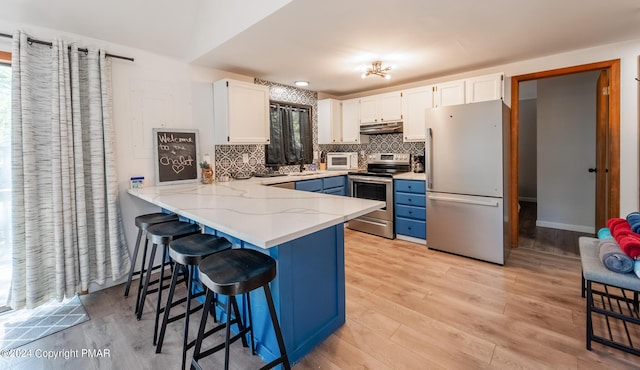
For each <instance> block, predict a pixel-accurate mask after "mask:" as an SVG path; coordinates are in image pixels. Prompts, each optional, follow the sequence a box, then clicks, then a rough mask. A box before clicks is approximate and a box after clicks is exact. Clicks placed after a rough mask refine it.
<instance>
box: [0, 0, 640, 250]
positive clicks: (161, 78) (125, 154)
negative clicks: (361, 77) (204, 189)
mask: <svg viewBox="0 0 640 370" xmlns="http://www.w3.org/2000/svg"><path fill="white" fill-rule="evenodd" d="M284 4H286V1H281V2H280V3H279V5H284ZM18 27H20V28H21V29H23V30H25V31H27V32H30V33H31V34H33V36H34V37H37V38H41V39H51V38H53V37H56V36H59V37H65V38H66V39H70V40H77V41H79V42H80V43H81V44H82V46H96V45H97V46H101V47H104V48H105V49H107V50H108V51H110V52H112V53H114V54H119V55H125V56H131V57H134V58H135V59H136V61H135V62H134V63H131V62H127V61H122V60H116V59H114V60H113V86H114V122H115V124H116V144H117V150H118V152H117V156H118V176H119V180H118V181H119V188H120V191H121V204H122V210H123V217H124V223H125V227H126V230H125V231H126V234H127V240H128V241H129V243H130V248H131V249H133V240H134V238H135V227H134V225H133V219H134V217H135V216H136V215H138V214H142V213H145V212H149V211H153V210H155V208H154V207H151V206H149V205H147V204H145V203H144V202H141V201H137V200H135V199H133V198H132V197H130V196H129V195H128V194H126V192H125V190H126V188H127V186H128V179H129V177H130V176H132V175H144V176H145V177H147V179H148V180H151V179H152V178H153V167H152V161H151V155H152V154H151V153H149V157H148V158H136V157H134V154H133V153H134V148H133V146H134V145H135V144H136V143H134V142H133V139H132V131H133V130H135V128H136V127H139V126H136V125H139V124H138V123H136V122H133V121H132V118H131V117H132V116H134V114H133V113H132V112H133V111H134V110H135V108H136V106H135V105H132V104H133V103H132V102H131V90H132V87H134V90H135V87H140V86H150V85H151V86H152V85H153V84H157V85H156V86H164V88H165V89H168V90H169V91H173V92H174V94H173V96H172V98H171V101H172V105H173V106H172V108H171V111H172V112H174V113H173V114H172V117H171V120H168V121H167V122H168V124H171V125H176V127H183V128H199V129H200V131H201V140H203V144H202V147H203V150H209V149H207V148H211V149H210V150H211V152H213V150H212V145H211V142H205V141H207V140H209V139H208V138H209V136H208V134H207V132H208V130H211V122H210V121H208V118H207V116H208V114H209V113H207V112H206V110H207V109H208V108H206V107H202V104H203V99H202V97H201V96H200V95H199V93H196V90H198V91H200V92H202V93H204V92H203V90H205V89H202V85H200V84H201V83H205V84H206V83H210V82H211V81H214V80H217V79H220V78H223V77H232V78H236V79H242V80H245V81H252V80H253V78H251V77H247V76H239V75H233V74H230V73H226V72H223V71H217V70H211V69H206V68H196V67H192V66H189V65H187V64H186V63H183V62H180V61H177V60H173V59H169V58H165V57H162V56H159V55H155V54H151V53H148V52H145V51H142V50H138V49H132V48H128V47H125V46H122V45H115V44H111V43H107V42H103V41H99V40H93V39H88V38H85V37H82V36H79V35H73V34H68V33H64V32H60V31H52V30H47V29H44V28H40V27H35V26H30V25H19V24H15V23H10V22H2V21H0V30H1V31H2V32H7V33H12V32H13V31H14V30H15V29H17V28H18ZM10 47H11V40H7V39H3V38H0V50H10ZM638 54H640V40H635V41H630V42H624V43H618V44H612V45H605V46H599V47H594V48H589V49H582V50H576V51H571V52H567V53H562V54H556V55H551V56H547V57H543V58H536V59H530V60H526V61H520V62H516V63H511V64H505V65H500V66H496V67H492V68H485V69H481V70H475V71H471V72H467V73H461V74H456V75H452V76H442V77H440V78H436V79H431V80H425V81H419V82H415V83H411V84H405V85H401V86H396V87H392V88H386V89H380V90H376V91H372V92H367V93H363V94H359V95H355V94H354V95H352V96H345V97H343V98H344V99H348V98H351V97H358V96H362V95H367V94H370V93H373V92H375V93H377V92H386V91H393V90H399V89H402V88H409V87H415V86H421V85H426V84H432V83H437V82H444V81H450V80H454V79H459V78H467V77H473V76H478V75H483V74H489V73H495V72H504V73H505V75H506V77H507V78H506V80H505V95H506V96H505V102H506V103H507V104H510V83H511V82H510V76H515V75H520V74H526V73H532V72H537V71H544V70H550V69H555V68H562V67H567V66H573V65H579V64H585V63H593V62H598V61H603V60H610V59H618V58H619V59H621V71H620V72H621V81H620V88H621V102H620V109H621V112H620V118H621V122H620V126H621V143H620V146H621V153H620V157H621V163H620V166H621V179H620V182H621V188H620V195H621V196H620V213H621V215H626V214H627V213H629V212H631V211H633V210H637V209H638V143H637V134H638V89H637V82H636V81H635V80H634V78H635V77H636V76H637V72H638V59H637V58H638ZM194 94H195V95H197V96H196V97H194V96H193V95H194ZM205 100H206V99H205ZM192 108H195V109H192ZM201 110H202V111H201ZM190 111H191V113H190ZM142 135H143V136H144V133H143V134H142ZM150 135H151V133H150V132H149V135H148V136H147V137H150ZM203 152H204V151H203ZM148 183H149V181H148V182H147V184H148Z"/></svg>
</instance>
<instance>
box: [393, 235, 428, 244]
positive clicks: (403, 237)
mask: <svg viewBox="0 0 640 370" xmlns="http://www.w3.org/2000/svg"><path fill="white" fill-rule="evenodd" d="M396 239H400V240H405V241H408V242H412V243H418V244H422V245H427V241H426V240H425V239H420V238H415V237H413V236H408V235H402V234H396Z"/></svg>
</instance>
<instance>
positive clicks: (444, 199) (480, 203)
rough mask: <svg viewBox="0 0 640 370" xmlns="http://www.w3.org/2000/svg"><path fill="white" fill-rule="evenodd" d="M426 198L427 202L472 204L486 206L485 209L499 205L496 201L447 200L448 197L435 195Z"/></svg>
mask: <svg viewBox="0 0 640 370" xmlns="http://www.w3.org/2000/svg"><path fill="white" fill-rule="evenodd" d="M427 198H429V200H439V201H444V202H453V203H464V204H473V205H477V206H487V207H497V206H498V205H499V203H498V201H484V202H483V201H479V200H468V199H459V198H449V197H438V196H435V195H428V196H427Z"/></svg>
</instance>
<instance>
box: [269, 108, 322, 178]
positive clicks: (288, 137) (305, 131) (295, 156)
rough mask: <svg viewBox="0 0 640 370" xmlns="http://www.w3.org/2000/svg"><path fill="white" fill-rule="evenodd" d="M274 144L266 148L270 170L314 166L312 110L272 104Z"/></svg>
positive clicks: (272, 135) (272, 142) (272, 141)
mask: <svg viewBox="0 0 640 370" xmlns="http://www.w3.org/2000/svg"><path fill="white" fill-rule="evenodd" d="M270 115H271V140H270V144H269V145H267V146H266V148H265V152H266V159H265V163H266V165H267V166H280V165H292V164H300V163H311V161H312V159H313V142H312V137H313V133H312V130H311V107H310V106H306V105H295V104H289V103H277V102H271V104H270Z"/></svg>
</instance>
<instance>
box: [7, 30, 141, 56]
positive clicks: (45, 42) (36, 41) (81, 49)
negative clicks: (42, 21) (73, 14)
mask: <svg viewBox="0 0 640 370" xmlns="http://www.w3.org/2000/svg"><path fill="white" fill-rule="evenodd" d="M0 36H1V37H6V38H10V39H12V38H13V35H9V34H8V33H0ZM27 42H31V43H34V44H40V45H47V46H53V43H51V42H48V41H41V40H36V39H32V38H31V37H28V38H27ZM78 51H81V52H83V53H86V52H88V51H89V50H87V49H84V48H78ZM105 56H106V57H110V58H118V59H124V60H129V61H131V62H133V58H129V57H123V56H121V55H115V54H109V53H106V54H105Z"/></svg>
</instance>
